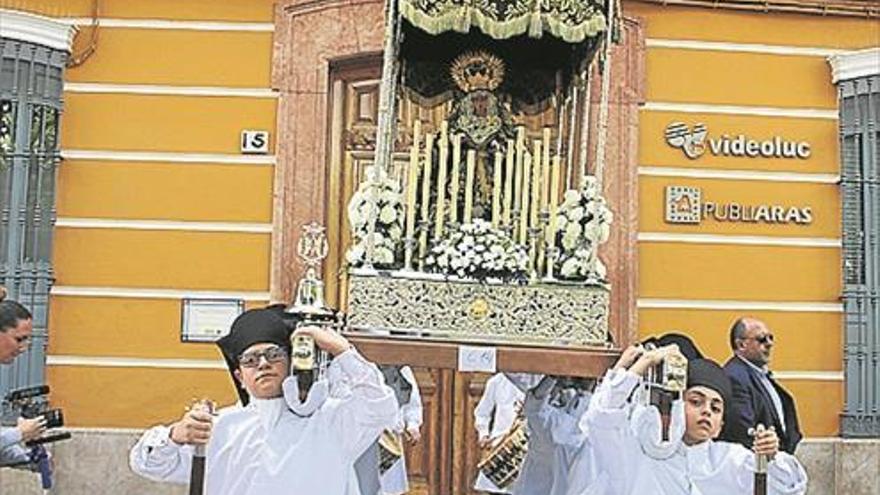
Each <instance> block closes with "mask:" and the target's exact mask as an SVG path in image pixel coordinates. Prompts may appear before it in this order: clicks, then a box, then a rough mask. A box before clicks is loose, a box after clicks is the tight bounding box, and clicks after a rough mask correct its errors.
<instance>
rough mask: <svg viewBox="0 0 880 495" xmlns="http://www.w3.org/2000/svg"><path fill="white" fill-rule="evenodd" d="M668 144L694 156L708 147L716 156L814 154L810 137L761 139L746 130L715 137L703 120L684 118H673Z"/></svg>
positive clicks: (687, 155)
mask: <svg viewBox="0 0 880 495" xmlns="http://www.w3.org/2000/svg"><path fill="white" fill-rule="evenodd" d="M666 144H668V145H669V146H672V147H673V148H678V149H680V150H681V151H682V152H684V155H685V156H686V157H688V158H690V159H691V160H696V159H697V158H699V157H701V156H703V155H704V154H705V153H706V150H709V153H711V154H712V155H714V156H736V157H745V158H758V157H761V158H792V159H800V160H805V159H807V158H809V157H810V143H808V142H806V141H787V140H785V139H783V138H782V137H781V136H773V137H772V138H770V139H764V140H758V139H752V138H750V137H748V136H746V135H745V134H738V135H735V136H734V135H730V134H721V135H720V136H718V137H711V136H709V130H708V129H707V128H706V125H705V124H702V123H699V124H695V125H694V126H693V128H691V127H690V126H689V125H687V124H686V123H684V122H672V123H671V124H669V125H667V126H666Z"/></svg>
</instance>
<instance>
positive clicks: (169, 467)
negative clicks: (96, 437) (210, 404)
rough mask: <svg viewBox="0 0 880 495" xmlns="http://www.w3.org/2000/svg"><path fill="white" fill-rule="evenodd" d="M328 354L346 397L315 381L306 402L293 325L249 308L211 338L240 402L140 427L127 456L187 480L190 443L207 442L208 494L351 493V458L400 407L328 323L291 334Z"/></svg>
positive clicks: (137, 464) (142, 470)
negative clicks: (293, 351) (297, 375)
mask: <svg viewBox="0 0 880 495" xmlns="http://www.w3.org/2000/svg"><path fill="white" fill-rule="evenodd" d="M296 333H298V334H303V335H308V336H311V337H312V338H313V339H314V341H315V343H316V345H317V346H318V347H320V348H321V349H323V350H325V351H327V352H328V353H329V354H331V355H333V356H335V358H334V359H333V361H332V363H331V365H330V366H331V367H333V368H336V371H337V372H336V373H335V375H336V376H338V377H340V379H343V380H345V381H346V387H347V388H348V390H350V391H351V393H350V394H349V395H348V396H347V397H346V398H342V399H340V398H336V397H328V393H327V390H328V389H329V386H328V384H327V383H326V382H325V381H324V380H321V381H318V382H316V383H315V384H314V385H313V386H312V388H311V390H310V391H309V394H308V399H307V400H306V401H305V403H303V402H302V401H301V400H300V395H299V386H298V384H297V381H296V380H295V379H294V378H291V377H289V376H288V373H289V355H290V338H289V337H290V330H288V327H287V326H286V325H285V324H284V322H283V321H282V320H281V319H280V317H278V315H277V314H276V313H274V312H272V311H270V310H265V309H262V310H250V311H247V312H245V313H243V314H242V315H241V316H239V317H238V318H237V319H236V320H235V322H234V323H233V324H232V330H231V332H230V334H229V335H227V336H226V337H224V338H223V339H221V340H220V341H219V342H218V345H220V347H221V350H222V351H223V354H224V358H225V359H226V361H227V363H228V364H229V366H230V370H231V371H232V372H233V375H234V378H235V382H236V384H237V385H239V386H240V387H241V390H239V394H240V397H241V398H242V405H241V406H233V407H230V408H226V409H223V410H221V411H220V413H219V414H218V416H217V417H216V418H214V417H212V416H211V415H210V414H208V413H206V412H205V411H204V410H201V409H193V410H191V411H189V412H187V413H186V414H185V415H184V416H183V417H182V418H181V420H180V421H178V422H176V423H174V424H172V425H170V426H157V427H154V428H151V429H149V430H147V431H146V432H145V433H144V435H143V436H142V437H141V439H140V440H139V441H138V443H137V444H136V445H135V446H134V447H133V448H132V450H131V453H130V458H129V460H130V466H131V468H132V470H134V471H135V472H136V473H138V474H140V475H142V476H144V477H147V478H149V479H152V480H155V481H168V482H174V483H187V482H188V481H189V477H190V470H191V465H192V456H193V447H194V446H196V445H206V446H207V448H206V457H205V464H206V471H205V494H206V495H299V494H303V495H313V494H319V493H320V494H322V495H323V494H326V495H352V494H356V493H357V483H356V480H355V477H354V475H353V473H354V469H353V463H354V460H355V459H356V458H357V457H358V456H359V455H360V454H361V453H362V452H363V451H364V449H365V448H366V447H367V446H369V445H370V444H371V443H372V442H374V441H375V439H376V438H377V437H378V436H379V434H380V433H381V432H382V430H383V429H384V428H387V427H390V426H392V425H393V424H394V421H395V418H396V414H397V404H396V401H395V399H394V394H393V392H392V391H391V390H390V389H389V388H388V387H386V386H385V385H384V384H383V382H382V378H381V375H380V374H379V371H378V369H377V368H376V367H375V366H374V365H373V364H371V363H369V362H367V361H366V360H365V359H364V358H363V357H361V356H360V354H358V352H357V351H356V350H355V349H354V348H353V347H352V346H351V344H349V343H348V341H347V340H346V339H345V338H344V337H342V336H340V335H337V334H335V333H333V332H330V331H328V330H324V329H320V328H315V327H306V328H300V329H298V330H297V331H296Z"/></svg>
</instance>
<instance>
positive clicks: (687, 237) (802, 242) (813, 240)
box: [638, 232, 841, 248]
mask: <svg viewBox="0 0 880 495" xmlns="http://www.w3.org/2000/svg"><path fill="white" fill-rule="evenodd" d="M638 240H639V242H680V243H685V244H739V245H746V246H793V247H828V248H839V247H841V241H840V239H831V238H827V237H771V236H759V235H754V236H753V235H726V234H678V233H667V232H639V234H638Z"/></svg>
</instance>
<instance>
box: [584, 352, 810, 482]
mask: <svg viewBox="0 0 880 495" xmlns="http://www.w3.org/2000/svg"><path fill="white" fill-rule="evenodd" d="M675 351H677V346H668V347H663V348H660V349H654V350H650V351H643V350H641V348H640V347H631V348H629V349H627V350H626V351H625V352H624V353H623V355H622V356H621V359H620V361H619V362H618V364H617V365H615V367H614V368H613V369H612V370H609V371H608V372H607V374H606V376H605V380H604V381H603V382H602V384H601V385H600V386H599V387H598V388H597V390H596V393H595V395H594V396H593V400H592V401H591V404H590V409H589V411H588V413H587V418H588V419H587V423H588V426H589V429H590V435H591V439H592V440H593V446H594V449H595V457H596V459H597V462H599V463H600V465H601V470H602V472H601V473H600V475H599V477H600V481H599V482H597V483H595V484H594V485H593V486H592V487H591V488H590V489H588V490H587V491H585V492H584V493H585V494H589V495H594V494H618V495H632V494H647V493H651V494H657V495H730V494H748V493H752V492H753V489H754V479H755V476H754V474H755V454H756V453H760V454H764V455H767V456H769V457H770V458H772V461H771V462H770V463H769V466H768V469H767V485H768V493H769V494H786V495H788V494H802V493H804V492H805V490H806V486H807V475H806V473H805V472H804V469H803V467H802V466H801V464H800V463H799V462H798V460H797V459H796V458H795V457H794V456H791V455H789V454H786V453H785V452H780V451H779V439H778V437H777V436H776V433H775V432H774V431H773V430H772V429H771V430H763V431H759V433H758V434H757V436H756V438H755V443H754V445H755V446H754V452H753V451H751V450H748V449H746V448H745V447H743V446H742V445H739V444H733V443H727V442H716V441H714V440H713V439H714V438H716V437H717V436H718V434H719V433H720V431H721V426H722V421H723V416H724V410H725V409H724V408H725V404H728V403H729V400H730V397H731V385H730V381H729V380H728V379H727V376H726V375H725V374H724V371H723V370H722V369H721V367H720V366H718V365H717V364H716V363H714V362H712V361H709V360H706V359H695V360H692V361H689V362H688V377H687V389H686V390H685V392H684V394H683V398H681V399H677V400H675V401H674V402H673V404H672V411H671V415H670V424H669V435H668V438H669V440H668V441H663V440H662V439H661V438H662V436H661V431H662V426H661V418H660V413H659V411H658V409H657V408H656V407H655V406H645V405H643V404H642V403H641V400H640V398H639V394H638V393H637V394H635V397H634V394H633V392H634V391H635V390H636V389H637V388H638V387H639V386H640V384H641V382H642V376H643V374H644V373H645V371H646V370H647V369H648V368H650V367H653V366H656V365H657V364H660V363H661V362H662V361H663V359H665V357H666V356H667V355H668V354H670V353H671V352H675ZM633 363H635V364H633ZM756 426H757V425H756Z"/></svg>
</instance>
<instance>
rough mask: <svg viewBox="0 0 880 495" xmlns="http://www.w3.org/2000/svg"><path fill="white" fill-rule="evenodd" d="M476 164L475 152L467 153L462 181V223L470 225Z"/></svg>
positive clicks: (469, 151)
mask: <svg viewBox="0 0 880 495" xmlns="http://www.w3.org/2000/svg"><path fill="white" fill-rule="evenodd" d="M476 162H477V152H476V151H475V150H468V152H467V172H466V175H465V181H464V223H471V215H473V208H474V167H475V166H476Z"/></svg>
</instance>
